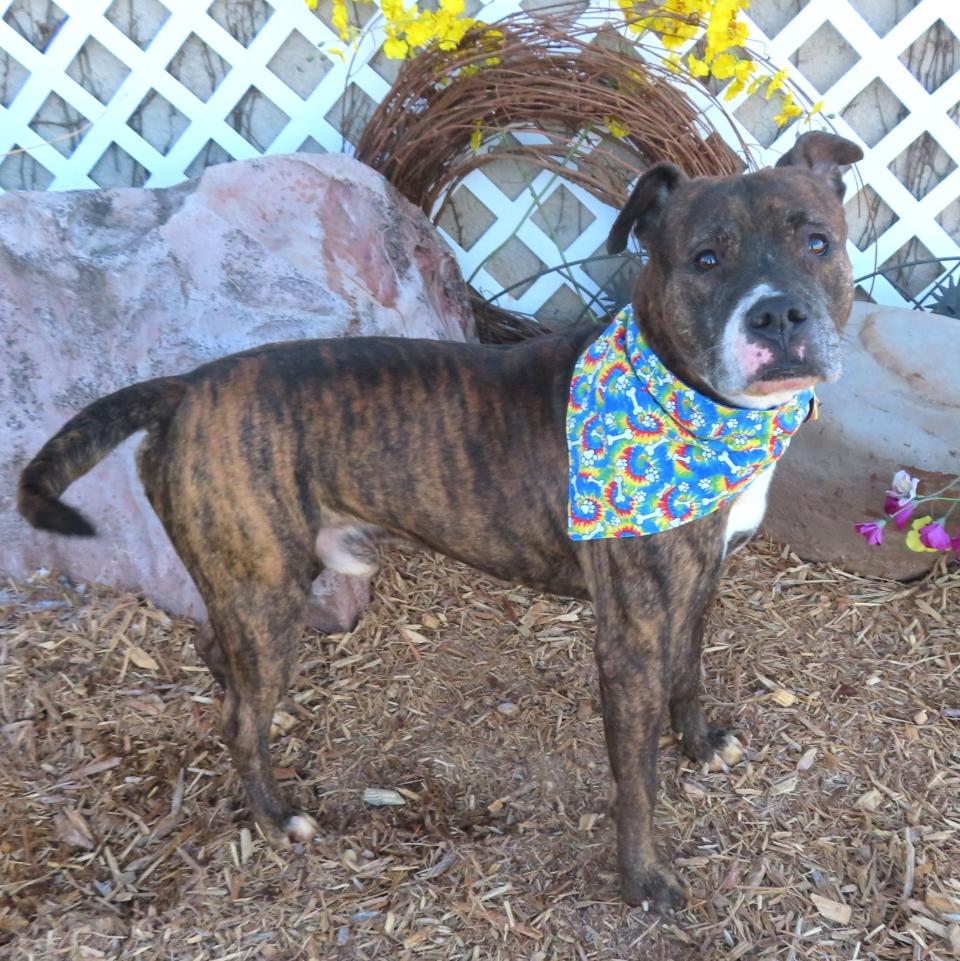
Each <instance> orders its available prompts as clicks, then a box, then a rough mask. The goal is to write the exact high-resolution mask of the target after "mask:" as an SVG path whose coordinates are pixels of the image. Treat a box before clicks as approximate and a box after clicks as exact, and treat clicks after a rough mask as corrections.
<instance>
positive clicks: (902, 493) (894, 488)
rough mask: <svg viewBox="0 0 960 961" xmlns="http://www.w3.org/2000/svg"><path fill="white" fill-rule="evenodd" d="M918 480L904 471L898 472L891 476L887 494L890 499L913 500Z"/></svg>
mask: <svg viewBox="0 0 960 961" xmlns="http://www.w3.org/2000/svg"><path fill="white" fill-rule="evenodd" d="M919 483H920V480H919V478H917V477H911V476H910V475H909V474H908V473H907V472H906V471H905V470H898V471H897V472H896V474H894V475H893V480H892V481H891V483H890V490H888V491H887V494H888V495H889V496H890V497H899V498H900V499H901V500H911V501H912V500H913V499H914V498H915V497H916V496H917V485H918V484H919Z"/></svg>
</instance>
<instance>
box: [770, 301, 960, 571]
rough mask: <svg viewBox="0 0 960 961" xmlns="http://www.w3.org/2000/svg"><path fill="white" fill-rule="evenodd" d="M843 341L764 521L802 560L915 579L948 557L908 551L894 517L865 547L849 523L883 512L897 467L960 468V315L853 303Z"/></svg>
mask: <svg viewBox="0 0 960 961" xmlns="http://www.w3.org/2000/svg"><path fill="white" fill-rule="evenodd" d="M844 340H845V344H844V371H843V376H842V377H841V378H840V380H839V382H838V383H836V384H827V385H825V386H823V387H821V388H819V389H818V394H819V396H820V400H821V402H822V403H821V407H820V419H819V420H818V421H816V422H814V423H811V424H807V425H806V426H804V428H803V429H802V430H801V431H800V432H799V433H798V434H797V435H796V437H795V438H794V439H793V442H792V443H791V445H790V451H789V453H788V454H787V456H786V457H784V458H783V461H782V462H781V464H780V465H779V466H778V467H777V472H776V474H775V475H774V481H773V485H772V487H771V491H770V509H769V511H768V512H767V518H766V522H765V527H766V529H767V531H768V532H769V533H770V534H772V535H773V537H775V538H776V539H777V540H779V541H782V542H784V543H788V544H790V545H791V547H792V548H793V549H794V551H795V552H796V553H797V554H798V555H799V556H800V557H802V558H804V559H806V560H817V561H831V562H834V563H837V564H839V565H840V566H841V567H844V568H846V569H848V570H852V571H857V572H858V573H861V574H867V575H875V576H882V577H895V578H903V579H908V578H911V577H917V576H919V575H920V574H923V573H924V572H925V571H927V570H929V569H930V567H931V566H932V565H933V564H934V563H935V561H936V560H937V558H938V557H941V556H942V555H939V554H926V553H925V554H916V553H914V552H913V551H910V550H908V549H907V548H906V547H904V546H903V539H904V535H903V534H901V533H900V532H898V531H896V530H895V529H894V528H893V525H892V524H891V525H890V526H888V528H887V538H886V543H885V544H884V545H883V546H882V547H868V546H867V545H866V543H865V542H864V540H863V538H861V537H860V535H859V534H857V533H856V532H855V531H854V530H853V525H854V524H855V523H857V522H858V521H861V520H865V519H872V518H876V517H878V516H881V514H882V507H883V494H884V491H885V490H886V488H887V487H888V486H889V484H890V479H891V477H892V476H893V473H894V471H896V470H898V469H899V468H901V467H907V468H920V469H921V470H925V471H936V472H942V473H944V474H956V473H958V472H960V374H958V372H960V320H957V319H955V318H952V317H942V316H940V315H939V314H930V313H924V312H921V311H912V310H900V309H895V308H884V307H878V306H876V305H874V304H863V303H857V304H854V308H853V314H852V315H851V317H850V323H849V325H848V326H847V330H846V334H845V337H844ZM923 491H924V487H923V486H921V493H923Z"/></svg>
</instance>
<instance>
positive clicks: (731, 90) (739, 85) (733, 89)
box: [723, 80, 747, 100]
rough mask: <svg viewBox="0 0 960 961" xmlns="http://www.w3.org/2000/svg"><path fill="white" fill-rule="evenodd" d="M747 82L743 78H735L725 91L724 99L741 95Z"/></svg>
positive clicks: (731, 98)
mask: <svg viewBox="0 0 960 961" xmlns="http://www.w3.org/2000/svg"><path fill="white" fill-rule="evenodd" d="M746 86H747V85H746V84H745V83H744V82H743V81H742V80H734V81H733V83H732V84H730V86H729V87H727V89H726V90H724V92H723V99H724V100H733V99H734V97H739V96H740V94H741V93H743V91H744V90H745V89H746Z"/></svg>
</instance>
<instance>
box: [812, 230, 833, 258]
mask: <svg viewBox="0 0 960 961" xmlns="http://www.w3.org/2000/svg"><path fill="white" fill-rule="evenodd" d="M807 248H808V250H809V251H810V252H811V253H813V254H816V255H817V256H818V257H822V256H823V255H824V254H825V253H826V252H827V251H828V250H829V249H830V241H829V240H827V238H826V237H824V236H823V234H810V236H809V237H808V238H807Z"/></svg>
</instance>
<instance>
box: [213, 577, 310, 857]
mask: <svg viewBox="0 0 960 961" xmlns="http://www.w3.org/2000/svg"><path fill="white" fill-rule="evenodd" d="M306 601H307V591H306V586H305V585H303V584H296V585H290V586H289V587H288V588H287V589H286V590H283V591H278V590H277V589H276V588H273V589H271V590H265V589H263V588H262V587H259V586H257V585H251V584H246V585H244V587H243V589H242V593H237V592H234V591H230V592H228V593H225V594H224V595H223V596H222V597H221V596H220V592H218V598H217V599H216V600H214V601H212V602H211V601H208V607H209V609H210V623H211V627H212V629H213V631H214V634H215V636H216V637H217V638H218V639H219V640H220V642H221V645H222V652H223V654H224V655H225V659H226V663H227V671H226V678H225V679H226V682H227V685H226V695H225V698H224V703H223V737H224V740H225V741H226V742H227V746H228V747H229V749H230V753H231V755H232V757H233V761H234V764H235V765H236V768H237V772H238V773H239V775H240V779H241V781H242V782H243V786H244V790H245V791H246V795H247V801H248V803H249V805H250V810H251V813H252V815H253V817H254V819H255V820H256V822H257V824H258V825H259V826H260V828H261V830H262V831H263V833H264V835H265V836H266V837H267V839H268V840H269V841H270V842H271V843H272V844H275V845H284V844H285V843H287V842H288V841H308V840H309V839H310V838H311V837H312V836H313V835H314V834H315V833H316V830H317V825H316V822H314V820H313V818H311V817H310V816H309V815H307V814H304V813H302V812H300V811H298V810H297V809H296V808H294V807H293V806H292V805H291V804H289V803H288V802H287V801H286V800H285V799H284V797H283V795H282V794H281V792H280V789H279V788H278V786H277V783H276V780H275V778H274V776H273V769H272V765H271V763H270V751H269V735H270V722H271V719H272V718H273V714H274V710H275V709H276V706H277V703H278V702H279V701H280V699H281V698H282V697H283V695H284V694H285V693H286V691H287V687H288V685H289V683H290V675H291V672H292V670H293V666H294V663H295V660H296V651H297V646H298V643H299V640H300V634H301V631H302V627H303V612H304V609H305V606H306Z"/></svg>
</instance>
